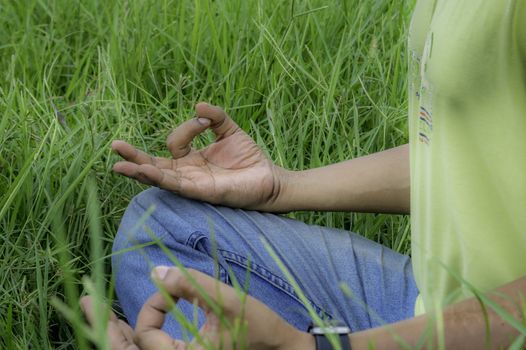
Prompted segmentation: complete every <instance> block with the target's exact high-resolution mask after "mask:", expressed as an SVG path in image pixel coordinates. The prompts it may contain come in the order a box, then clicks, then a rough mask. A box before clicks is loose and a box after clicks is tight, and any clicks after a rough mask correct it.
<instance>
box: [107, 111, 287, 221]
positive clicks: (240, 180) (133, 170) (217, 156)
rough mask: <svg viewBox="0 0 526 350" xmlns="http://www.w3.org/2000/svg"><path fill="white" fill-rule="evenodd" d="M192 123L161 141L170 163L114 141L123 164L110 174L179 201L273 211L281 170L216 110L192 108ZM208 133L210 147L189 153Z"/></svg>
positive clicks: (281, 177)
mask: <svg viewBox="0 0 526 350" xmlns="http://www.w3.org/2000/svg"><path fill="white" fill-rule="evenodd" d="M195 110H196V118H193V119H190V120H187V121H186V122H184V123H182V124H181V125H179V126H178V127H177V128H176V129H175V130H174V131H173V132H172V133H171V134H170V136H168V139H167V146H168V149H169V150H170V152H171V154H172V156H173V158H172V159H168V158H163V157H154V156H151V155H149V154H147V153H145V152H143V151H141V150H138V149H136V148H135V147H133V146H132V145H130V144H128V143H126V142H124V141H120V140H116V141H114V142H113V143H112V148H113V149H114V150H115V151H116V152H118V153H119V154H120V155H121V157H123V158H124V159H125V160H124V161H120V162H117V163H116V164H115V165H114V166H113V170H114V171H115V172H117V173H119V174H122V175H125V176H128V177H131V178H134V179H136V180H138V181H140V182H142V183H145V184H148V185H154V186H158V187H160V188H163V189H166V190H169V191H173V192H175V193H178V194H180V195H182V196H185V197H189V198H193V199H198V200H202V201H206V202H209V203H213V204H223V205H226V206H230V207H237V208H245V209H258V210H268V211H274V210H279V208H278V206H276V205H275V202H276V201H277V199H278V197H279V196H280V193H281V191H282V187H283V185H284V184H283V183H284V179H285V175H286V173H287V171H286V170H284V169H283V168H280V167H278V166H276V165H274V164H273V163H272V161H271V160H270V159H268V158H267V156H266V155H265V154H264V153H263V152H262V150H261V149H260V148H259V147H258V145H257V144H256V143H255V142H254V140H253V139H252V138H251V137H250V136H248V135H247V134H246V133H245V132H244V131H243V130H242V129H241V128H240V127H239V126H238V125H237V124H236V123H235V122H234V121H233V120H232V119H230V117H229V116H228V115H227V114H226V113H225V112H224V111H223V110H222V109H221V108H219V107H216V106H212V105H209V104H207V103H198V104H197V105H196V107H195ZM208 128H210V129H212V131H213V132H214V134H215V135H216V140H215V142H214V143H212V144H210V145H209V146H208V147H206V148H203V149H200V150H194V149H192V147H191V143H192V140H193V139H194V138H195V137H196V136H197V135H199V134H200V133H202V132H203V131H205V130H206V129H208Z"/></svg>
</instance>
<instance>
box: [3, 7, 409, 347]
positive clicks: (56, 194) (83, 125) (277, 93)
mask: <svg viewBox="0 0 526 350" xmlns="http://www.w3.org/2000/svg"><path fill="white" fill-rule="evenodd" d="M411 5H412V3H411V2H406V1H387V0H383V1H380V0H368V1H363V0H362V1H359V0H348V1H328V0H325V1H322V0H305V1H295V2H293V1H279V0H265V1H255V0H254V1H245V0H228V1H205V0H195V1H189V0H188V1H169V0H164V1H157V0H141V1H96V0H90V1H88V0H86V1H84V0H83V1H81V0H76V1H73V0H55V1H37V0H20V1H2V2H0V71H2V73H3V74H1V75H0V113H1V115H2V119H1V121H0V147H1V148H0V280H1V283H0V348H22V349H25V348H48V347H52V348H78V347H81V348H83V347H84V345H85V343H83V342H82V341H81V342H80V343H79V342H78V341H77V340H75V339H76V338H75V334H77V335H79V334H83V332H84V331H85V330H82V329H81V328H79V327H80V326H79V327H72V326H71V324H70V323H68V322H67V321H66V320H65V317H67V312H70V313H71V315H70V316H71V317H77V318H78V310H75V309H73V310H70V309H69V308H66V307H65V305H69V306H74V305H76V300H75V298H76V297H77V295H78V294H79V293H80V292H81V290H82V288H83V286H82V285H81V282H80V281H81V276H83V275H92V277H93V278H92V281H93V282H92V283H90V282H89V281H88V280H85V284H86V285H88V287H89V286H90V285H91V287H90V288H92V289H94V290H96V291H97V292H98V293H101V294H104V295H106V293H107V289H108V288H109V289H110V290H111V283H110V282H111V281H110V275H109V259H108V258H107V256H108V254H109V252H110V246H111V241H112V237H113V236H114V234H115V232H116V229H117V226H118V223H119V220H120V217H121V215H122V213H123V211H124V209H125V207H126V205H127V203H128V201H129V200H130V199H131V197H132V196H133V195H134V194H136V193H138V192H139V191H140V190H141V189H142V188H143V187H142V186H140V185H138V184H136V183H134V182H132V181H130V180H127V179H124V178H121V177H118V176H116V175H114V174H112V173H111V171H110V169H111V165H112V163H113V162H114V161H115V159H116V157H114V156H112V155H111V152H110V150H109V147H108V145H109V143H110V142H111V140H112V139H114V138H121V139H125V140H127V141H129V142H130V143H133V144H135V145H136V146H138V147H140V148H143V149H146V150H148V151H150V152H152V153H157V154H166V153H167V152H166V150H165V147H164V141H165V137H166V135H167V134H168V133H169V131H170V130H171V129H172V128H174V127H175V126H176V125H177V124H178V123H180V122H181V121H183V120H185V119H186V118H189V117H192V116H193V105H194V104H195V103H196V102H198V101H200V100H204V101H209V102H212V103H215V104H218V105H222V106H224V107H225V108H226V109H227V111H228V112H229V113H230V115H231V116H232V117H233V118H234V120H236V121H237V122H238V123H239V124H240V126H241V127H242V128H244V129H245V130H246V131H248V132H249V134H250V135H252V136H253V137H254V138H255V139H256V140H257V142H258V143H259V144H260V145H262V146H263V147H264V148H265V150H266V151H267V152H268V154H269V155H270V156H271V158H272V159H274V160H275V161H276V162H277V163H278V164H280V165H282V166H285V167H287V168H290V169H305V168H310V167H317V166H321V165H325V164H329V163H333V162H337V161H341V160H344V159H349V158H351V157H357V156H360V155H364V154H368V153H371V152H375V151H378V150H382V149H386V148H389V147H392V146H395V145H400V144H403V143H405V142H407V128H406V102H405V100H406V48H405V42H406V27H407V22H408V19H409V15H410V9H411ZM204 142H207V138H206V137H203V138H201V139H200V140H199V142H198V144H199V143H204ZM90 179H91V180H90ZM98 203H100V207H99V205H98ZM292 216H294V217H296V218H298V219H301V220H304V221H306V222H309V223H316V224H321V225H329V226H333V227H340V228H346V229H351V228H352V230H353V231H356V232H358V233H360V234H363V235H365V236H367V237H369V238H371V239H373V240H375V241H378V242H381V243H383V244H385V245H387V246H390V247H393V248H394V249H396V250H398V251H401V252H407V251H408V249H409V247H410V241H409V227H408V220H407V218H406V217H402V216H388V215H370V214H369V215H366V214H351V213H294V214H292ZM106 282H107V283H108V284H106ZM50 300H55V301H57V300H63V301H65V303H66V304H65V305H62V307H61V306H60V305H61V304H57V302H54V303H53V305H51V304H50ZM57 307H58V308H60V309H61V310H60V311H58V310H57ZM68 310H69V311H68ZM75 324H78V323H77V322H73V325H75ZM81 339H83V338H81Z"/></svg>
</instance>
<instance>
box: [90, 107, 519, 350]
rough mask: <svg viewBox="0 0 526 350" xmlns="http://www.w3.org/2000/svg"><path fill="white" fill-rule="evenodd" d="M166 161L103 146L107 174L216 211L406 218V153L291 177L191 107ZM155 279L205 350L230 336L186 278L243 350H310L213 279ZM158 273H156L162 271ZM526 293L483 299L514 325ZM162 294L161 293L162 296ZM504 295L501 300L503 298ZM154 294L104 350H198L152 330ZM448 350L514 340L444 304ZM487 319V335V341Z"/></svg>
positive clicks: (111, 332)
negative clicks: (197, 319) (199, 142)
mask: <svg viewBox="0 0 526 350" xmlns="http://www.w3.org/2000/svg"><path fill="white" fill-rule="evenodd" d="M209 128H210V129H211V130H212V131H213V132H214V133H215V135H216V141H215V142H214V143H212V144H211V145H209V146H208V147H206V148H204V149H201V150H194V149H192V148H191V142H192V140H193V139H194V138H195V137H196V136H197V135H199V134H200V133H202V132H203V131H205V130H207V129H209ZM167 147H168V149H169V150H170V152H171V154H172V157H173V158H172V159H167V158H161V157H154V156H151V155H149V154H147V153H145V152H143V151H141V150H138V149H136V148H135V147H133V146H132V145H130V144H128V143H126V142H124V141H119V140H117V141H115V142H113V144H112V148H113V149H114V150H115V151H116V152H117V153H118V154H120V155H121V157H122V158H123V159H124V161H120V162H118V163H116V164H115V165H114V168H113V170H114V171H115V172H117V173H119V174H122V175H124V176H127V177H130V178H133V179H136V180H138V181H140V182H142V183H145V184H149V185H153V186H158V187H160V188H164V189H166V190H169V191H172V192H175V193H178V194H180V195H182V196H186V197H189V198H194V199H198V200H202V201H206V202H209V203H213V204H221V205H226V206H230V207H235V208H244V209H252V210H260V211H270V212H287V211H292V210H341V211H366V212H386V213H408V212H409V204H410V199H409V154H408V153H409V150H408V147H407V145H405V146H401V147H397V148H393V149H390V150H387V151H384V152H379V153H375V154H372V155H369V156H366V157H361V158H356V159H353V160H349V161H346V162H342V163H338V164H333V165H330V166H327V167H323V168H317V169H311V170H306V171H299V172H293V171H288V170H285V169H283V168H280V167H278V166H276V165H274V164H273V163H272V161H271V160H269V159H268V158H267V157H266V156H265V154H264V153H263V152H262V151H261V149H260V148H259V147H258V146H257V145H256V143H255V142H254V141H253V140H252V139H251V138H250V137H249V136H248V135H247V134H246V133H245V132H244V131H243V130H241V129H240V128H239V126H237V124H235V123H234V122H233V121H232V119H230V117H229V116H227V115H226V113H225V112H224V111H223V110H222V109H221V108H219V107H216V106H212V105H209V104H207V103H199V104H197V105H196V118H194V119H191V120H188V121H186V122H184V123H183V124H181V125H180V126H179V127H178V128H176V129H175V130H174V131H173V132H172V133H171V134H170V136H168V139H167ZM156 271H157V273H156V274H155V275H154V278H155V281H156V282H157V283H158V284H159V287H160V288H161V289H163V290H165V292H166V293H168V294H169V295H170V296H171V298H172V299H173V301H174V302H176V301H177V300H178V299H179V298H183V299H186V300H189V301H191V302H194V301H195V302H197V304H198V305H199V306H200V307H201V308H202V309H203V310H204V311H205V314H206V315H207V321H206V323H205V325H204V326H203V328H202V329H201V331H200V334H201V338H202V339H204V342H205V343H206V342H207V343H209V344H213V345H214V346H216V347H219V346H221V347H222V348H223V349H232V348H234V346H235V344H232V342H231V339H230V332H229V331H227V330H226V329H225V327H224V326H222V325H221V322H219V321H218V318H217V317H216V315H215V313H214V312H213V309H214V308H212V307H210V306H208V304H207V303H206V302H205V298H204V297H203V295H201V294H200V293H199V292H198V291H197V289H196V288H194V284H192V283H190V281H189V276H192V277H193V280H194V281H196V282H197V283H198V284H200V285H202V286H203V289H204V290H205V292H206V293H207V295H208V296H209V297H210V298H211V299H212V300H214V301H215V304H216V308H220V309H221V310H222V312H223V313H224V315H226V317H227V319H228V320H229V321H230V322H234V320H236V319H238V320H241V322H242V323H241V324H243V325H244V326H246V327H247V336H246V342H247V345H248V348H250V349H307V350H308V349H314V348H315V345H314V339H313V337H312V336H311V335H309V334H307V333H305V332H301V331H299V330H297V329H295V328H294V327H292V326H291V325H289V324H287V323H286V322H285V321H284V320H283V319H281V318H280V317H279V316H278V315H277V314H275V313H274V312H273V311H271V310H270V309H268V308H267V307H266V306H265V305H263V304H262V303H260V302H259V301H257V300H255V299H253V298H252V297H250V296H246V297H245V300H244V302H243V301H242V300H241V299H242V298H240V296H239V295H238V294H237V292H236V291H235V290H234V289H232V288H231V287H229V286H227V285H224V284H222V283H220V282H218V281H216V280H215V279H213V278H212V277H209V276H207V275H204V274H202V273H200V272H197V271H194V270H189V274H184V273H182V272H181V271H179V270H178V269H175V268H171V269H167V268H166V267H162V268H160V270H159V267H158V270H156ZM161 272H162V273H161ZM525 294H526V277H523V278H520V279H518V280H516V281H513V282H511V283H509V284H507V285H505V286H502V287H501V288H499V289H497V290H496V292H495V293H489V297H490V298H491V299H492V300H493V301H494V302H495V303H497V304H498V305H500V306H501V307H502V308H504V309H505V310H507V311H508V312H509V313H510V314H511V315H512V316H513V317H515V318H516V319H517V320H521V318H522V316H523V315H522V313H521V311H520V307H519V306H520V305H521V303H522V301H523V299H524V298H523V296H524V295H525ZM165 295H166V294H165ZM503 296H505V297H503ZM166 303H167V301H166V299H165V298H164V297H163V295H162V294H159V293H157V294H154V295H153V296H152V297H151V298H150V299H149V300H148V301H147V302H146V303H145V305H144V307H143V308H142V310H141V312H140V314H139V317H138V321H137V326H136V328H135V330H133V329H131V327H130V326H129V325H127V324H126V323H124V322H123V321H120V320H117V318H116V317H115V315H112V317H111V319H110V321H109V324H108V328H107V331H108V336H109V339H110V342H111V347H112V349H115V350H117V349H118V350H120V349H137V348H140V349H162V348H167V349H202V348H203V347H202V344H200V343H199V342H197V341H196V342H195V343H192V344H185V343H184V342H182V341H180V340H174V339H171V338H170V337H169V336H168V335H167V334H165V333H163V332H162V331H160V328H161V326H162V324H163V322H164V314H165V312H166V310H167V304H166ZM92 305H93V303H92V299H91V298H90V297H85V298H83V299H82V300H81V306H82V309H83V310H84V312H85V314H86V317H87V320H88V322H90V323H93V321H94V317H93V315H94V312H96V310H93V307H92ZM442 318H443V320H444V334H445V339H444V341H445V345H446V348H447V349H466V348H499V347H505V346H508V345H509V344H511V342H512V341H513V339H514V338H515V337H517V336H518V335H519V332H518V331H517V330H516V329H514V328H513V327H512V326H510V324H509V323H508V322H505V321H504V320H502V319H501V318H500V316H498V315H497V314H496V313H495V312H493V311H492V310H491V309H489V310H487V318H486V315H485V312H484V310H483V308H482V307H481V305H480V303H479V301H478V300H476V299H468V300H466V301H463V302H460V303H457V304H453V305H450V306H449V307H447V308H446V309H444V310H443V313H442ZM486 321H487V322H489V323H488V324H489V329H490V334H489V335H488V334H486V325H487V324H486ZM433 322H434V321H433V318H432V317H430V316H429V315H423V316H420V317H415V318H413V319H410V320H406V321H402V322H398V323H395V324H392V325H389V326H385V327H379V328H376V329H372V330H367V331H363V332H357V333H353V334H351V335H350V336H349V341H350V343H351V345H352V349H368V348H370V346H371V345H373V346H374V347H375V348H377V349H399V348H400V349H401V348H403V347H402V345H401V344H403V343H402V342H401V341H403V342H405V343H406V344H409V345H413V346H414V345H417V344H418V341H419V339H420V337H421V336H422V334H424V333H425V332H426V330H427V329H434V327H433V325H434V323H433ZM429 339H430V340H429V342H428V343H427V344H426V345H425V346H424V348H436V347H437V344H438V343H439V340H438V339H439V337H437V336H431V337H430V338H429Z"/></svg>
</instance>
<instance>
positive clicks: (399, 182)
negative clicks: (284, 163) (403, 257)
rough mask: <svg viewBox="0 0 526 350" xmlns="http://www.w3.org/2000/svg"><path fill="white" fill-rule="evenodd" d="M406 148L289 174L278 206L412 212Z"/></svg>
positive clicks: (325, 209) (309, 208)
mask: <svg viewBox="0 0 526 350" xmlns="http://www.w3.org/2000/svg"><path fill="white" fill-rule="evenodd" d="M409 204H410V200H409V148H408V146H407V145H404V146H400V147H396V148H392V149H389V150H387V151H383V152H379V153H374V154H371V155H369V156H365V157H360V158H355V159H352V160H348V161H345V162H342V163H337V164H333V165H329V166H326V167H322V168H316V169H310V170H305V171H298V172H289V173H288V175H287V180H286V184H285V186H284V189H283V191H282V193H280V196H279V198H278V203H276V207H278V208H280V209H282V210H280V211H292V210H322V211H355V212H375V213H382V212H383V213H409Z"/></svg>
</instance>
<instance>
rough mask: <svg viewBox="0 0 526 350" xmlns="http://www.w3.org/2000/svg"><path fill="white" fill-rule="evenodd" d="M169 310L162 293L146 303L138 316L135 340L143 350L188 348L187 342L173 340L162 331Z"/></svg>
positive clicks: (153, 296) (156, 294)
mask: <svg viewBox="0 0 526 350" xmlns="http://www.w3.org/2000/svg"><path fill="white" fill-rule="evenodd" d="M174 302H176V300H174ZM169 308H170V305H169V304H168V302H167V301H166V299H165V297H164V296H163V295H162V294H161V293H155V294H154V295H152V296H151V297H150V298H148V300H146V302H145V303H144V305H143V307H142V308H141V311H140V312H139V315H138V316H137V324H136V326H135V338H134V340H135V342H136V343H137V344H138V345H139V347H140V348H141V349H142V350H157V349H184V348H186V344H185V342H183V341H181V340H176V339H173V338H172V337H170V336H169V335H168V334H167V333H166V332H164V331H162V330H161V328H162V326H163V324H164V319H165V315H166V313H167V312H168V310H169Z"/></svg>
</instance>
